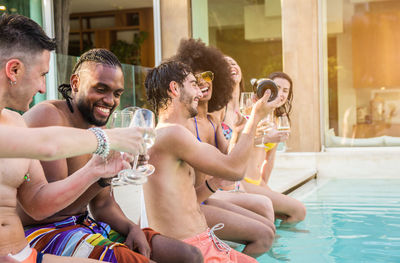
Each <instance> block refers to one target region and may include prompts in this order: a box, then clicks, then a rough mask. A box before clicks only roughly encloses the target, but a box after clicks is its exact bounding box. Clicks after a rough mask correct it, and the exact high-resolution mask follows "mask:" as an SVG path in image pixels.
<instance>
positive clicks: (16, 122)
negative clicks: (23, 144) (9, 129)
mask: <svg viewBox="0 0 400 263" xmlns="http://www.w3.org/2000/svg"><path fill="white" fill-rule="evenodd" d="M1 124H3V125H10V126H19V127H26V124H25V122H24V119H23V118H22V116H21V115H20V114H19V113H18V112H15V111H12V110H7V109H3V110H2V111H1Z"/></svg>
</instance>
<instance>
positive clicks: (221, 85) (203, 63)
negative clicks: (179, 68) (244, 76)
mask: <svg viewBox="0 0 400 263" xmlns="http://www.w3.org/2000/svg"><path fill="white" fill-rule="evenodd" d="M174 60H178V61H181V62H183V63H185V64H187V65H189V66H190V67H191V68H192V69H193V72H196V73H197V72H198V71H208V70H209V71H212V72H213V73H214V80H213V82H212V84H213V93H212V96H211V99H210V101H209V102H208V111H209V112H214V111H217V110H220V109H222V108H223V107H225V106H226V105H227V104H228V102H229V101H230V100H231V98H232V92H233V87H234V85H235V83H234V80H233V78H232V74H231V71H230V66H229V64H228V62H227V61H226V59H225V55H224V54H223V53H222V52H221V51H220V50H218V49H217V48H215V47H209V46H206V44H205V43H204V42H202V41H201V40H200V39H197V40H195V39H182V40H181V42H180V45H179V48H178V52H177V54H176V55H175V56H174Z"/></svg>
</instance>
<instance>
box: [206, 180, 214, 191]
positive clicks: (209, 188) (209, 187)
mask: <svg viewBox="0 0 400 263" xmlns="http://www.w3.org/2000/svg"><path fill="white" fill-rule="evenodd" d="M206 186H207V188H208V190H210V191H211V192H213V193H215V191H214V190H213V189H212V188H211V186H210V185H209V184H208V182H207V180H206Z"/></svg>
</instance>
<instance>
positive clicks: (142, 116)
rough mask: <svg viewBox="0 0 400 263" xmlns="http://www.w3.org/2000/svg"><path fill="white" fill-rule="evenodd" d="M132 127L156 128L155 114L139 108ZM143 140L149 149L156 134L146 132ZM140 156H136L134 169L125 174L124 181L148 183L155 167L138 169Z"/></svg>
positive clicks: (143, 166) (146, 166) (144, 166)
mask: <svg viewBox="0 0 400 263" xmlns="http://www.w3.org/2000/svg"><path fill="white" fill-rule="evenodd" d="M130 127H142V128H152V129H154V128H155V116H154V113H153V112H152V111H150V110H147V109H142V108H138V109H136V110H135V112H134V114H133V118H132V122H131V124H130ZM143 140H144V143H145V146H146V148H147V149H149V148H151V146H153V144H154V141H155V133H154V132H146V133H144V134H143ZM138 159H139V155H136V156H135V159H134V162H133V165H132V169H129V172H125V173H124V180H125V181H126V182H129V183H133V184H143V183H145V182H146V181H147V176H149V175H151V174H152V173H154V170H155V168H154V166H153V165H151V164H146V165H141V166H138V167H137V163H138Z"/></svg>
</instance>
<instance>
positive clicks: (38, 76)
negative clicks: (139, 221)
mask: <svg viewBox="0 0 400 263" xmlns="http://www.w3.org/2000/svg"><path fill="white" fill-rule="evenodd" d="M54 48H55V42H54V40H52V39H50V38H48V37H47V36H46V34H45V33H44V32H43V30H42V29H41V28H40V26H39V25H38V24H36V23H35V22H34V21H32V20H31V19H29V18H27V17H24V16H20V15H2V16H1V18H0V58H1V60H0V69H1V71H0V72H1V73H0V127H1V132H0V137H1V141H2V142H1V145H3V143H4V141H7V143H8V145H6V146H4V147H1V149H0V152H1V154H0V156H1V158H0V261H1V262H27V263H28V262H29V263H30V262H42V260H43V262H71V259H70V258H66V257H56V256H52V255H44V256H43V254H41V253H37V251H36V250H32V249H31V248H30V247H29V245H28V242H27V240H26V239H25V235H24V230H23V227H22V223H21V220H20V218H19V217H18V215H17V212H16V210H17V209H16V207H17V202H18V203H19V204H20V205H21V206H22V208H23V209H24V210H25V211H26V212H27V213H28V214H29V215H30V216H32V217H33V218H35V219H38V220H39V219H42V218H44V217H47V216H51V215H52V214H54V213H55V212H57V211H58V210H60V209H63V208H64V207H66V206H68V205H69V204H71V203H72V202H73V201H74V200H76V197H77V196H79V195H80V194H81V193H83V192H84V191H85V190H86V189H87V188H88V187H89V186H90V185H91V184H93V183H94V182H96V181H97V180H99V179H100V178H101V177H109V176H112V175H113V174H115V172H116V171H118V170H120V169H122V168H124V167H127V163H126V162H125V161H124V160H123V159H122V158H121V156H120V154H115V155H113V157H112V158H111V159H109V160H108V164H105V163H104V161H103V159H102V158H101V157H99V156H95V157H93V158H92V159H91V160H90V161H89V162H88V163H87V165H85V167H83V168H82V169H80V170H79V171H77V172H76V173H74V174H73V175H71V176H70V177H69V178H68V179H66V180H63V181H61V182H58V183H50V184H48V183H47V181H46V178H45V176H44V173H43V169H42V167H41V166H40V163H39V161H37V160H30V159H23V158H16V157H35V156H42V157H44V158H49V159H51V158H54V157H55V156H70V155H73V154H74V153H82V152H93V148H95V147H94V145H95V144H97V148H99V145H98V143H99V141H98V140H97V139H96V136H95V135H94V134H93V133H92V132H91V131H78V130H76V129H73V130H72V129H70V130H65V129H62V128H56V129H55V130H53V131H57V132H64V134H63V135H62V137H64V139H65V137H66V134H65V132H68V131H71V132H72V133H73V135H72V136H76V135H78V134H80V135H82V136H83V137H84V138H86V139H87V140H88V144H89V146H84V147H82V148H83V149H82V150H80V149H78V150H76V151H75V152H74V150H72V149H71V148H69V147H66V148H68V151H69V152H67V151H65V150H60V149H54V148H53V147H52V146H50V147H49V149H50V150H47V149H44V150H42V149H40V147H39V148H36V146H35V145H33V144H32V142H31V141H30V140H32V138H34V139H36V138H39V139H40V138H43V136H42V135H39V134H38V132H37V131H33V133H32V135H33V136H32V137H27V136H26V135H29V132H28V129H27V128H26V125H25V123H24V120H23V119H22V117H21V116H20V115H19V114H17V113H15V112H13V111H10V110H7V109H5V107H10V108H13V109H16V110H21V111H24V110H27V109H28V107H29V102H30V101H31V100H32V97H33V95H35V93H36V92H41V93H43V92H45V78H44V77H45V75H46V73H47V72H48V68H49V58H50V51H52V50H54ZM6 131H8V132H15V133H9V134H8V136H7V134H5V132H6ZM53 131H52V132H53ZM120 131H121V130H120ZM127 131H128V132H134V131H133V130H130V131H129V130H126V131H125V132H124V134H127ZM52 132H50V133H46V134H47V135H51V134H52ZM119 134H120V135H122V133H119ZM18 135H25V136H26V137H25V140H24V137H19V138H18V139H19V140H20V141H25V144H24V145H22V144H21V143H20V142H17V143H16V144H14V143H15V139H14V138H15V136H18ZM114 135H118V133H114ZM133 137H135V136H133ZM47 139H48V138H47ZM55 141H57V143H55V144H56V145H58V146H63V143H60V142H59V140H55ZM96 141H97V142H96ZM114 142H117V144H115V145H114V146H113V148H114V149H121V147H117V145H118V140H117V141H114ZM139 144H140V141H139ZM139 144H137V145H136V146H134V147H132V144H131V145H130V147H128V148H130V150H128V148H127V150H128V151H131V150H132V149H133V148H137V146H138V145H139ZM119 145H120V144H119ZM47 146H49V145H48V144H46V146H45V148H47ZM75 146H76V145H75ZM21 147H25V148H26V150H23V149H21ZM91 147H93V148H91ZM35 149H38V153H34V151H33V150H35ZM9 157H12V158H9ZM88 171H91V172H90V173H89V172H88ZM74 262H97V261H94V260H89V259H77V260H74Z"/></svg>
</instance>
